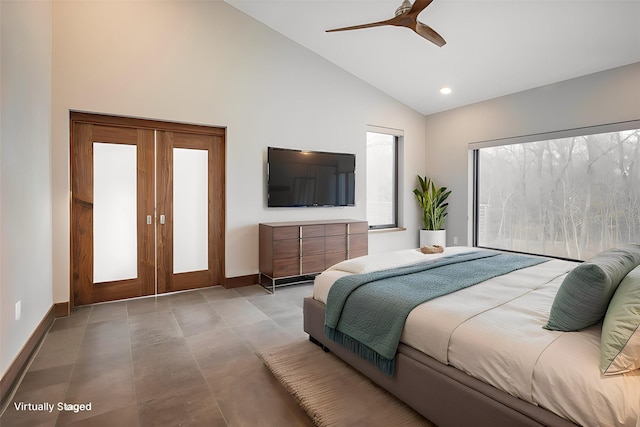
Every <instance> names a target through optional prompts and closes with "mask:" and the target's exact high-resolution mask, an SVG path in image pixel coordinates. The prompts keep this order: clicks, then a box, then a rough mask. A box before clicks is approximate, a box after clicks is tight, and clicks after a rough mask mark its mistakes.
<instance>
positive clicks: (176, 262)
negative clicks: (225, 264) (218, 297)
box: [173, 148, 209, 273]
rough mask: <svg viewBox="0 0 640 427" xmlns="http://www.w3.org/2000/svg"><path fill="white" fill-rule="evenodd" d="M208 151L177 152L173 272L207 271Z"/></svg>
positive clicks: (175, 165)
mask: <svg viewBox="0 0 640 427" xmlns="http://www.w3.org/2000/svg"><path fill="white" fill-rule="evenodd" d="M208 167H209V164H208V152H207V151H206V150H194V149H187V148H174V149H173V272H174V273H186V272H189V271H199V270H207V269H208V268H209V261H208V260H209V250H208V239H207V236H208V235H209V230H208V222H209V221H208V214H209V212H208V199H209V197H208V194H209V186H208V181H207V170H208Z"/></svg>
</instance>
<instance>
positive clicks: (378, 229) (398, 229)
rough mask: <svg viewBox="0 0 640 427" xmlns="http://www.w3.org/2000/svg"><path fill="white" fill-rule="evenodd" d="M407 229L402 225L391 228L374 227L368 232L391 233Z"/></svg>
mask: <svg viewBox="0 0 640 427" xmlns="http://www.w3.org/2000/svg"><path fill="white" fill-rule="evenodd" d="M406 230H407V229H406V228H404V227H393V228H374V229H371V230H369V233H372V234H378V233H391V232H394V231H406Z"/></svg>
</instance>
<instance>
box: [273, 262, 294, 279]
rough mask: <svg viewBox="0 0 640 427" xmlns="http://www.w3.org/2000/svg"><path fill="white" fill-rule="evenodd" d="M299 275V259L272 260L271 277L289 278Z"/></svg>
mask: <svg viewBox="0 0 640 427" xmlns="http://www.w3.org/2000/svg"><path fill="white" fill-rule="evenodd" d="M299 274H300V258H282V259H275V260H273V277H290V276H297V275H299Z"/></svg>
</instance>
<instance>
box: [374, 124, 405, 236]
mask: <svg viewBox="0 0 640 427" xmlns="http://www.w3.org/2000/svg"><path fill="white" fill-rule="evenodd" d="M397 132H398V131H396V133H393V132H391V130H389V131H376V132H374V131H369V132H367V221H368V222H369V228H371V229H377V228H393V227H397V226H398V219H397V218H398V196H397V194H398V140H399V138H400V136H399V135H398V134H397Z"/></svg>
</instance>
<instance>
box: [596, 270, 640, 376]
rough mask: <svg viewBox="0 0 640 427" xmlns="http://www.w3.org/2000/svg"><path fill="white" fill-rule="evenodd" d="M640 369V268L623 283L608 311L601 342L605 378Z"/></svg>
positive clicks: (601, 367) (631, 273)
mask: <svg viewBox="0 0 640 427" xmlns="http://www.w3.org/2000/svg"><path fill="white" fill-rule="evenodd" d="M634 369H640V267H636V268H635V269H633V270H632V271H631V272H630V273H629V274H627V276H626V277H625V278H624V279H623V280H622V282H620V285H619V286H618V289H617V290H616V292H615V294H613V298H611V302H610V303H609V308H608V309H607V314H606V315H605V316H604V322H603V324H602V339H601V340H600V370H601V371H602V373H603V374H605V375H615V374H622V373H624V372H628V371H632V370H634Z"/></svg>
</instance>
